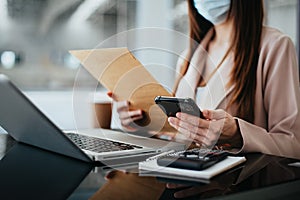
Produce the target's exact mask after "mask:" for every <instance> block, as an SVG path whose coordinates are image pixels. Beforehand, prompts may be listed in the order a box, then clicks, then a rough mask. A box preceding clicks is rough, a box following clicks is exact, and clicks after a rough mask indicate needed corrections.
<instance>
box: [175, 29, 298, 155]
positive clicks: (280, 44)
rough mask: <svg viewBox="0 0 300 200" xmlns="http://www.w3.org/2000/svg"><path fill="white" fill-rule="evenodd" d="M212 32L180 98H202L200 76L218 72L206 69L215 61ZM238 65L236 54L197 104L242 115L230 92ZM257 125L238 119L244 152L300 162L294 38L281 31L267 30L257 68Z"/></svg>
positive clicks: (180, 89)
mask: <svg viewBox="0 0 300 200" xmlns="http://www.w3.org/2000/svg"><path fill="white" fill-rule="evenodd" d="M211 37H212V32H209V33H208V34H207V35H206V37H205V38H204V40H203V41H202V42H201V44H200V45H199V47H198V48H197V49H196V51H195V53H194V56H193V57H192V59H191V64H190V66H189V68H188V70H187V73H186V74H185V76H184V77H183V78H182V79H181V81H180V83H179V85H178V88H177V91H176V96H179V97H191V98H194V99H195V97H196V91H197V86H198V82H199V78H200V75H201V76H202V77H204V79H206V78H207V77H208V76H209V74H210V73H211V72H213V71H214V69H206V68H205V63H206V62H212V61H211V60H210V59H209V56H208V55H207V52H206V50H205V49H206V48H207V44H208V42H209V41H210V39H211ZM232 66H233V54H229V57H228V58H227V59H226V60H225V61H224V62H223V63H222V65H221V66H220V67H219V68H218V69H217V71H216V73H215V74H214V75H213V76H212V77H211V78H210V79H209V81H208V82H207V84H206V86H205V88H201V95H199V98H198V99H197V100H198V101H197V103H198V106H199V107H200V108H202V109H224V110H226V111H227V112H228V113H230V114H231V115H232V116H235V115H236V107H235V106H234V105H233V106H231V107H230V108H228V109H226V107H227V106H226V105H227V103H228V100H229V99H230V98H231V95H232V89H233V88H232V87H231V88H226V87H225V85H226V83H227V82H228V81H229V78H230V76H229V73H230V70H231V67H232ZM256 87H257V88H256V95H255V108H254V115H255V121H254V123H253V124H252V123H248V122H247V121H244V120H242V119H239V118H236V119H237V120H238V123H239V127H240V131H241V135H242V138H243V147H242V148H241V149H240V151H242V152H262V153H266V154H273V155H279V156H286V157H294V158H300V110H299V109H300V90H299V72H298V62H297V56H296V51H295V47H294V45H293V43H292V41H291V40H290V38H289V37H288V36H286V35H284V34H282V33H281V32H279V31H278V30H275V29H272V28H268V27H264V28H263V32H262V38H261V46H260V56H259V61H258V67H257V83H256Z"/></svg>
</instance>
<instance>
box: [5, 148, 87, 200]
mask: <svg viewBox="0 0 300 200" xmlns="http://www.w3.org/2000/svg"><path fill="white" fill-rule="evenodd" d="M91 169H92V166H91V165H89V164H87V163H84V162H81V161H78V160H75V159H72V158H68V157H65V156H61V155H58V154H55V153H51V152H48V151H44V150H42V149H37V148H35V147H31V146H28V145H25V144H21V143H15V145H13V147H11V148H10V149H9V151H8V153H7V154H6V155H5V156H4V157H3V158H2V159H1V162H0V198H1V199H51V200H53V199H66V198H67V197H68V196H69V195H70V194H71V193H72V192H73V190H74V189H75V188H76V187H77V186H78V185H79V184H80V182H81V181H82V180H83V178H84V177H85V176H86V175H87V174H88V173H89V172H90V171H91Z"/></svg>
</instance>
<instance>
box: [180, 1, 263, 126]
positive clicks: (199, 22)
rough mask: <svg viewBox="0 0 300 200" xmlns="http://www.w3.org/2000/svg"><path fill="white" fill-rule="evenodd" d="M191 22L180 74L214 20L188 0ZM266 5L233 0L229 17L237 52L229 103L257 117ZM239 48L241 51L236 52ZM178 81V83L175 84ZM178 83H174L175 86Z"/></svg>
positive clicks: (242, 114) (249, 117)
mask: <svg viewBox="0 0 300 200" xmlns="http://www.w3.org/2000/svg"><path fill="white" fill-rule="evenodd" d="M188 9H189V22H190V47H189V52H188V55H187V58H186V61H185V62H184V63H183V66H182V67H181V72H180V73H181V75H184V74H185V73H186V71H187V68H188V65H189V60H190V59H191V57H192V56H193V54H194V51H195V49H196V45H195V44H196V43H195V42H197V43H200V42H201V41H202V39H203V38H204V37H205V35H206V33H207V32H208V30H210V29H211V28H213V24H212V23H210V22H209V21H207V20H206V19H205V18H203V17H202V16H201V15H200V14H199V13H198V11H197V9H196V8H195V6H194V0H188ZM263 17H264V8H263V2H262V0H251V1H250V0H249V1H248V0H246V1H245V0H231V5H230V9H229V13H228V18H233V21H234V30H233V37H232V38H235V39H234V40H232V42H231V48H230V49H231V50H233V52H234V66H233V68H232V71H231V77H230V81H229V83H228V85H227V86H231V85H233V86H234V87H233V96H232V99H230V101H229V104H228V107H230V106H231V105H233V104H236V105H237V116H238V117H240V118H243V119H245V120H247V121H250V122H253V121H254V104H255V91H256V70H257V64H258V57H259V46H260V40H261V33H262V24H263ZM237 52H238V53H237ZM176 84H177V83H175V85H176ZM176 87H177V85H176V86H175V88H176Z"/></svg>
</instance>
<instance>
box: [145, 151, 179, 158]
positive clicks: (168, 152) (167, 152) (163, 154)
mask: <svg viewBox="0 0 300 200" xmlns="http://www.w3.org/2000/svg"><path fill="white" fill-rule="evenodd" d="M174 152H175V151H174V150H170V151H166V152H163V153H160V154H158V155H155V156H151V157H149V158H147V159H146V161H149V160H153V159H156V158H159V157H161V156H166V155H168V154H170V153H174Z"/></svg>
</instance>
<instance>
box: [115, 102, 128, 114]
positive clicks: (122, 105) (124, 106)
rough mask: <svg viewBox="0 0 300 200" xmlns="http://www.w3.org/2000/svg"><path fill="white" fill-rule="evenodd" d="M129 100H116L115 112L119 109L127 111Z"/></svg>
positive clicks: (119, 110)
mask: <svg viewBox="0 0 300 200" xmlns="http://www.w3.org/2000/svg"><path fill="white" fill-rule="evenodd" d="M129 104H130V103H129V101H118V102H117V103H116V106H117V112H121V111H124V110H126V111H128V110H129Z"/></svg>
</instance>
